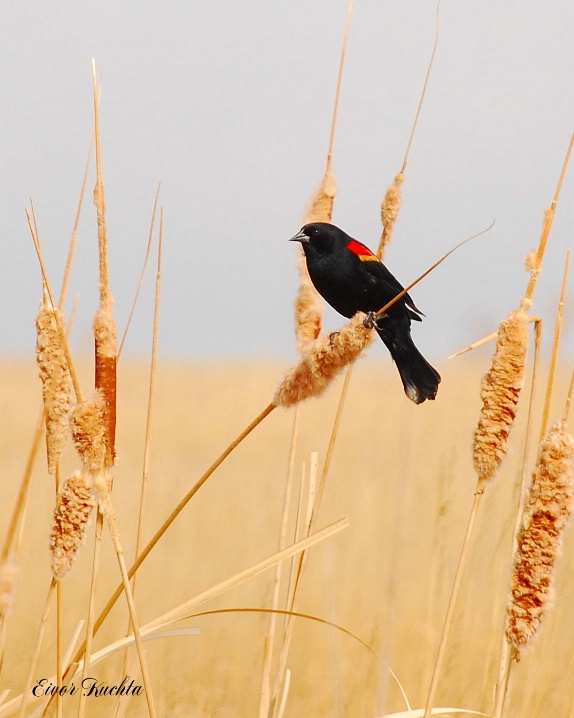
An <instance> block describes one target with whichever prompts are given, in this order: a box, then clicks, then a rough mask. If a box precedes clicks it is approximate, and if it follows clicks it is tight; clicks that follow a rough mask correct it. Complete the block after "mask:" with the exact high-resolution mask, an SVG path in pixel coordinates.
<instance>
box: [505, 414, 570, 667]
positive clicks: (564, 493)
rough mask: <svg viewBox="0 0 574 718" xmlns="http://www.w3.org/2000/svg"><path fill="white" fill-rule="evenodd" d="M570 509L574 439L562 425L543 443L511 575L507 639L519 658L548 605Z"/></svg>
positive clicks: (546, 437) (554, 427) (557, 425)
mask: <svg viewBox="0 0 574 718" xmlns="http://www.w3.org/2000/svg"><path fill="white" fill-rule="evenodd" d="M573 510H574V438H573V437H572V435H571V434H569V433H568V432H567V431H566V429H565V427H564V425H563V424H562V423H559V424H556V425H555V426H553V427H552V428H551V429H550V431H549V432H548V434H547V435H546V436H545V438H544V439H543V441H542V443H541V445H540V450H539V454H538V461H537V464H536V469H535V471H534V474H533V476H532V484H531V487H530V491H529V495H528V499H527V501H526V506H525V508H524V513H523V517H522V528H521V530H520V533H519V536H518V550H517V553H516V556H515V560H514V568H513V573H512V592H511V596H510V602H509V606H508V609H507V613H508V625H507V630H506V636H507V639H508V641H509V642H510V644H511V645H512V646H513V648H514V657H515V659H516V660H519V659H520V653H521V650H522V649H523V648H524V647H525V646H526V645H527V644H528V642H529V641H530V639H531V638H532V637H533V636H534V635H535V633H536V632H537V630H538V627H539V625H540V621H541V619H542V617H543V615H544V613H545V611H546V610H547V609H548V608H549V606H550V604H551V601H552V577H553V573H554V563H555V561H556V558H557V556H558V554H559V552H560V548H561V545H562V537H563V532H564V529H565V528H566V525H567V523H568V521H569V520H570V517H571V515H572V511H573Z"/></svg>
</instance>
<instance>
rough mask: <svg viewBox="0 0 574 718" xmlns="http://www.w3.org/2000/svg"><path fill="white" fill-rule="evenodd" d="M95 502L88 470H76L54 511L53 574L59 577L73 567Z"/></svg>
mask: <svg viewBox="0 0 574 718" xmlns="http://www.w3.org/2000/svg"><path fill="white" fill-rule="evenodd" d="M95 505H96V499H95V497H94V491H93V488H92V477H91V476H90V474H88V473H87V472H79V471H76V472H75V473H73V474H72V475H71V476H70V477H69V478H68V479H66V481H65V482H64V485H63V486H62V488H61V490H60V492H59V493H58V499H57V501H56V508H55V510H54V523H53V524H52V533H51V536H50V549H51V552H52V573H53V574H54V578H55V579H56V580H58V581H59V580H61V579H62V578H64V576H66V574H67V573H68V571H69V570H70V568H71V566H72V563H73V562H74V558H75V556H76V553H77V552H78V549H79V548H80V546H81V545H82V543H83V542H84V539H85V536H86V529H87V527H88V522H89V520H90V515H91V513H92V509H93V508H94V506H95Z"/></svg>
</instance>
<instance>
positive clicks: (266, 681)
mask: <svg viewBox="0 0 574 718" xmlns="http://www.w3.org/2000/svg"><path fill="white" fill-rule="evenodd" d="M300 413H301V405H300V404H298V405H297V406H296V408H295V412H294V415H293V428H292V431H291V443H290V448H289V460H288V463H287V477H286V481H285V493H284V496H283V511H282V515H281V526H280V530H279V546H278V548H279V550H281V549H283V548H285V546H286V545H287V526H288V523H289V514H290V510H291V497H292V494H293V477H294V474H295V471H294V470H295V454H296V450H297V440H298V436H299V417H300ZM282 577H283V564H282V563H278V564H277V566H276V567H275V577H274V580H273V594H272V599H271V609H272V613H271V616H270V620H269V633H268V634H267V637H266V641H265V653H264V661H263V671H262V678H261V695H260V699H259V718H265V716H267V715H268V713H269V707H270V705H271V660H272V657H273V649H274V645H275V634H276V630H277V617H278V614H277V613H276V610H277V609H278V608H279V592H280V588H281V580H282Z"/></svg>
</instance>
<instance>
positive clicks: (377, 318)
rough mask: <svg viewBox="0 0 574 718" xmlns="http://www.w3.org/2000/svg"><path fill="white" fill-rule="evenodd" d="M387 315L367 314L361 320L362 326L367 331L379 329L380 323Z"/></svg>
mask: <svg viewBox="0 0 574 718" xmlns="http://www.w3.org/2000/svg"><path fill="white" fill-rule="evenodd" d="M388 316H389V315H388V314H387V313H386V312H385V313H384V314H377V312H367V316H366V317H365V318H364V320H363V325H364V326H365V327H366V328H367V329H380V328H381V325H380V322H381V320H383V319H386V318H387V317H388Z"/></svg>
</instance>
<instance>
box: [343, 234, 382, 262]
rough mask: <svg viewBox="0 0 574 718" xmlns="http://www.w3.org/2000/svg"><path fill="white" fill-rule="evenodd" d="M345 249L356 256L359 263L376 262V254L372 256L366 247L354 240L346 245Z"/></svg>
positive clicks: (377, 259)
mask: <svg viewBox="0 0 574 718" xmlns="http://www.w3.org/2000/svg"><path fill="white" fill-rule="evenodd" d="M347 249H349V250H351V252H353V254H356V255H357V257H358V258H359V259H360V260H361V262H378V261H379V258H378V257H377V255H376V254H373V253H372V252H371V250H370V249H369V248H368V247H365V245H364V244H361V242H357V240H356V239H352V240H351V241H350V242H349V244H348V245H347Z"/></svg>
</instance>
